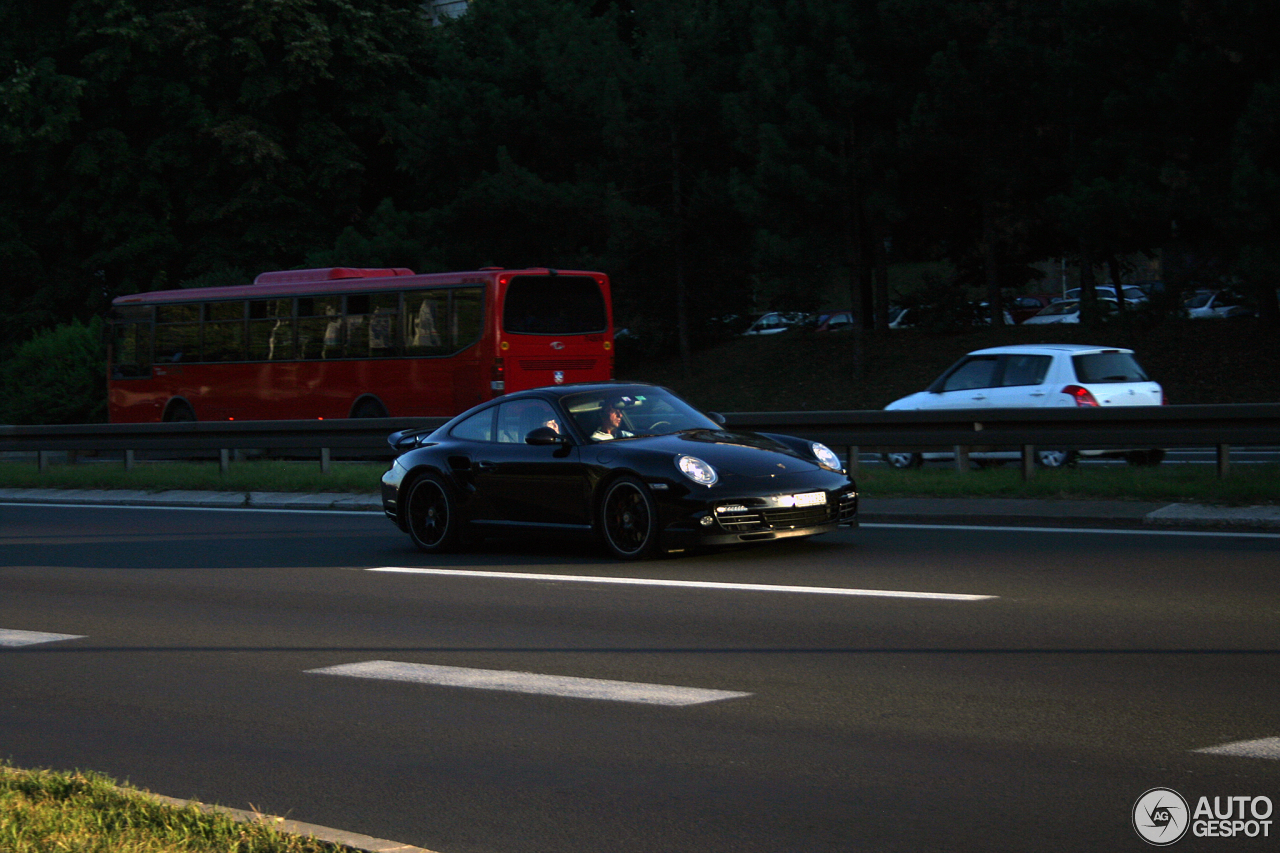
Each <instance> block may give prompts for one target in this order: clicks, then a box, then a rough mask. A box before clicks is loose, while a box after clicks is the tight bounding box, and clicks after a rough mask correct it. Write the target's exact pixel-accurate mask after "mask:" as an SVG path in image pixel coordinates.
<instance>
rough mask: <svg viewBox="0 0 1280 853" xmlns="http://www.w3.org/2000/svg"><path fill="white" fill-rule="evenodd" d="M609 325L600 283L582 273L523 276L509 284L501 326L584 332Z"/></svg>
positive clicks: (530, 330)
mask: <svg viewBox="0 0 1280 853" xmlns="http://www.w3.org/2000/svg"><path fill="white" fill-rule="evenodd" d="M608 325H609V321H608V312H607V310H606V308H605V304H604V296H603V295H602V294H601V293H600V285H598V284H596V281H595V279H592V278H588V277H586V276H581V275H554V276H552V275H538V276H533V275H521V276H516V277H515V278H513V279H511V283H510V284H509V285H507V296H506V303H505V306H504V308H503V312H502V328H503V330H504V331H506V332H509V333H515V334H521V335H583V334H590V333H593V332H603V331H604V330H605V329H606V328H607V327H608Z"/></svg>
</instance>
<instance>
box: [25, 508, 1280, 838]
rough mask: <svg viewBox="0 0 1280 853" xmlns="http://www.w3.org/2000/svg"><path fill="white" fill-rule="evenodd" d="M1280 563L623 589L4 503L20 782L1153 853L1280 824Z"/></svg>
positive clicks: (1045, 538)
mask: <svg viewBox="0 0 1280 853" xmlns="http://www.w3.org/2000/svg"><path fill="white" fill-rule="evenodd" d="M1278 546H1280V537H1277V536H1276V535H1274V534H1272V535H1264V534H1235V535H1222V534H1218V535H1213V534H1203V533H1189V532H1185V531H1184V532H1164V533H1160V532H1149V531H1131V530H1129V531H1126V530H1115V531H1092V532H1091V531H1078V530H1060V531H1046V530H1035V531H1011V530H1000V531H988V530H981V529H968V528H934V527H880V526H867V527H864V528H862V529H861V530H857V531H849V532H841V533H838V534H833V535H830V536H827V537H824V538H821V539H818V540H813V541H811V542H788V543H780V544H778V545H775V546H767V547H759V548H753V549H749V550H741V551H735V552H729V553H720V554H712V555H702V556H693V557H687V558H682V559H674V560H665V561H660V562H654V563H647V564H642V565H639V566H635V565H624V564H619V563H615V562H612V561H609V560H606V559H603V558H602V557H601V556H600V554H599V553H598V552H597V551H595V550H594V549H592V548H590V547H586V546H578V545H567V546H566V545H563V544H535V545H528V544H523V543H516V542H506V543H490V544H488V545H487V546H486V547H484V548H482V549H481V550H478V551H473V552H470V553H465V554H460V555H452V556H449V557H447V558H435V559H427V558H425V557H424V556H423V555H420V554H418V553H417V552H415V551H413V550H412V549H411V547H410V546H409V542H408V539H407V537H405V536H403V535H402V534H400V533H399V531H397V530H395V529H394V528H393V527H392V526H391V525H390V524H389V523H388V522H386V521H385V520H384V519H381V518H379V517H376V516H373V515H370V514H367V513H366V514H363V515H357V514H341V513H278V512H267V511H248V512H227V511H222V512H219V511H208V510H186V511H176V510H165V509H129V508H84V507H19V506H12V505H8V506H0V758H7V759H9V760H11V761H12V762H13V763H15V764H17V765H20V766H49V767H57V768H70V767H80V768H88V769H93V770H98V771H101V772H104V773H106V774H109V775H111V776H113V777H115V778H118V779H122V780H127V781H129V782H130V783H132V784H135V785H138V786H141V787H144V788H148V789H150V790H153V791H156V792H157V793H161V794H167V795H170V796H175V797H180V798H187V797H190V798H196V799H200V800H203V801H206V802H218V803H222V804H225V805H229V806H234V807H239V808H248V807H253V808H256V809H260V810H262V811H264V812H269V813H274V814H282V815H287V816H289V817H291V818H294V819H297V820H301V821H306V822H309V823H314V824H320V825H325V826H333V827H340V828H343V829H347V830H351V831H355V832H360V833H365V834H368V835H372V836H376V837H380V838H390V839H397V840H399V841H403V842H405V843H408V844H415V845H420V846H423V847H428V848H431V849H433V850H438V851H443V853H467V851H488V852H489V853H522V851H539V853H543V852H544V851H555V853H570V851H581V853H600V851H611V853H632V851H636V852H637V853H638V851H700V853H701V851H769V853H774V851H805V853H808V851H853V850H875V851H891V850H902V851H925V850H955V851H999V850H1009V851H1049V850H1061V851H1068V850H1069V851H1080V850H1126V849H1128V850H1140V849H1146V847H1147V845H1146V844H1144V843H1143V841H1142V840H1141V839H1140V838H1139V837H1138V835H1137V833H1136V832H1135V830H1134V828H1133V826H1132V821H1133V808H1134V804H1135V802H1136V801H1137V800H1138V799H1139V797H1140V796H1142V795H1143V794H1144V792H1146V791H1148V790H1149V789H1152V788H1156V787H1168V788H1170V789H1173V790H1174V791H1177V792H1178V793H1180V794H1181V795H1182V797H1184V798H1185V799H1186V801H1187V803H1188V811H1193V810H1194V809H1195V808H1196V806H1197V803H1198V802H1199V798H1200V797H1206V798H1208V799H1207V801H1206V802H1207V804H1213V803H1214V802H1215V800H1214V798H1215V797H1216V798H1218V803H1217V804H1218V806H1219V808H1220V809H1221V808H1226V807H1227V806H1229V805H1231V803H1235V804H1236V806H1241V807H1245V808H1246V809H1248V808H1252V809H1254V810H1255V812H1258V813H1260V810H1261V809H1262V806H1263V802H1262V800H1260V799H1250V800H1248V801H1247V804H1246V803H1244V802H1242V801H1238V800H1237V801H1228V800H1227V798H1229V797H1249V798H1258V797H1267V798H1269V803H1280V760H1277V759H1278V758H1280V741H1271V740H1267V739H1275V738H1280V702H1278V701H1277V699H1278V698H1280V689H1278V688H1277V684H1278V683H1280V573H1278V572H1277V569H1278V568H1280V547H1278ZM378 568H408V569H418V570H420V569H437V570H439V569H444V570H450V571H456V570H461V571H465V572H468V574H441V573H420V572H414V573H405V572H385V571H371V569H378ZM547 575H553V576H559V577H551V578H549V577H545V576H547ZM592 578H595V579H596V580H592ZM602 578H611V579H617V580H616V581H615V582H603V581H602V580H600V579H602ZM624 580H626V581H627V582H624ZM640 580H643V581H646V583H639V582H636V581H640ZM655 581H662V582H667V583H664V584H655V583H654V582H655ZM672 582H674V583H672ZM896 592H904V593H912V594H913V595H911V596H898V595H889V594H885V593H896ZM870 593H876V594H870ZM922 593H927V594H940V597H928V596H922V595H920V594H922ZM968 596H972V597H968ZM17 632H50V633H55V634H61V635H71V636H69V637H67V638H64V639H54V640H53V641H49V642H31V643H30V644H23V645H19V644H18V643H19V642H24V643H25V642H27V641H28V640H33V639H38V638H36V637H32V636H30V635H29V634H27V633H22V634H19V633H17ZM6 638H7V639H6ZM43 639H50V638H43ZM379 661H381V662H388V663H384V664H379V665H378V666H377V667H374V666H372V665H371V664H372V662H379ZM334 667H356V668H354V669H351V668H348V669H338V670H334V669H333V668H334ZM446 668H447V669H446ZM317 670H326V671H325V672H317ZM512 673H526V674H527V675H522V676H517V675H512ZM388 675H390V676H392V677H393V678H395V679H399V680H388V679H387V678H386V676H388ZM535 676H538V677H535ZM543 676H554V677H555V678H540V677H543ZM442 677H445V678H448V679H452V680H453V683H452V684H449V685H442V684H440V683H438V682H437V681H434V680H436V679H439V678H442ZM406 679H407V680H406ZM459 681H461V684H459ZM675 688H682V690H676V689H675ZM684 688H691V689H692V691H691V690H687V689H684ZM698 691H717V692H698ZM549 694H554V695H549ZM680 702H687V703H688V704H677V703H680ZM665 703H670V704H665ZM1253 741H1262V743H1261V744H1254V745H1252V746H1244V747H1233V749H1236V750H1240V751H1244V752H1245V753H1246V755H1244V756H1239V755H1223V754H1215V753H1205V752H1199V751H1197V750H1202V749H1206V748H1215V747H1220V746H1223V745H1226V744H1239V743H1241V742H1253ZM1268 750H1270V752H1268ZM1268 756H1269V757H1268ZM1224 803H1225V804H1224ZM1191 817H1192V816H1191V815H1183V818H1184V820H1188V821H1190V818H1191ZM1201 817H1202V818H1203V815H1201ZM1246 817H1247V818H1249V820H1253V821H1254V823H1255V826H1254V827H1253V829H1254V832H1255V833H1256V834H1257V835H1258V836H1261V835H1262V833H1263V831H1264V827H1263V826H1262V822H1263V820H1264V819H1263V818H1260V817H1258V814H1254V815H1252V816H1251V815H1246ZM1265 820H1270V821H1271V824H1268V825H1267V827H1265V831H1266V832H1267V833H1268V834H1267V836H1266V837H1265V838H1263V837H1257V838H1252V839H1250V838H1248V837H1232V838H1219V837H1214V838H1208V837H1197V836H1196V835H1195V834H1194V827H1193V831H1192V832H1188V833H1187V834H1186V836H1185V837H1184V838H1183V839H1182V840H1181V841H1179V842H1177V845H1176V848H1175V849H1178V850H1213V851H1219V850H1254V849H1259V850H1260V849H1275V846H1276V837H1277V835H1280V815H1275V816H1268V817H1267V818H1265ZM1175 821H1176V817H1175ZM1201 823H1202V824H1204V825H1202V826H1201V827H1200V829H1201V830H1202V831H1203V830H1205V829H1206V828H1207V827H1208V825H1207V823H1205V821H1203V820H1202V821H1201ZM1241 823H1242V826H1241V828H1240V830H1238V833H1245V832H1247V831H1248V829H1249V827H1248V820H1245V821H1242V822H1241ZM1228 825H1230V821H1228ZM1215 829H1219V827H1215Z"/></svg>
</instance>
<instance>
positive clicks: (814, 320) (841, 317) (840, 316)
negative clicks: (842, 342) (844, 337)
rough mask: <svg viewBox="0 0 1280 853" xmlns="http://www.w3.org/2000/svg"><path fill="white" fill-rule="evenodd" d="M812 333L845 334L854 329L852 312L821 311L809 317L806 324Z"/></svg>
mask: <svg viewBox="0 0 1280 853" xmlns="http://www.w3.org/2000/svg"><path fill="white" fill-rule="evenodd" d="M806 326H807V328H808V329H809V331H811V332H844V331H848V330H849V329H852V328H853V312H852V311H820V312H818V313H817V314H812V315H810V316H809V321H808V323H807V324H806Z"/></svg>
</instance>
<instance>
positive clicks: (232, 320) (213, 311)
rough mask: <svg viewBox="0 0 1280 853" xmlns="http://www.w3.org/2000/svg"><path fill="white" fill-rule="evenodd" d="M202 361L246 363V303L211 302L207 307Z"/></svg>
mask: <svg viewBox="0 0 1280 853" xmlns="http://www.w3.org/2000/svg"><path fill="white" fill-rule="evenodd" d="M204 307H205V323H204V350H203V358H202V359H201V360H202V361H244V360H245V348H244V303H243V302H241V301H239V300H237V301H235V302H210V303H207V304H206V305H205V306H204Z"/></svg>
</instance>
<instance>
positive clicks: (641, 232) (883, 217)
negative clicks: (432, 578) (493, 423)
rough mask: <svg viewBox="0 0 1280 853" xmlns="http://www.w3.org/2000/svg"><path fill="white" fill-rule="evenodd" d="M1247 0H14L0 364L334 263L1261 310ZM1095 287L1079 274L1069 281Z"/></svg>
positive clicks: (1269, 254) (744, 304) (1267, 102)
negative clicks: (1205, 292)
mask: <svg viewBox="0 0 1280 853" xmlns="http://www.w3.org/2000/svg"><path fill="white" fill-rule="evenodd" d="M1271 9H1272V4H1271V3H1269V2H1266V1H1265V0H1180V2H1170V1H1169V0H788V2H777V0H681V2H678V3H673V2H669V0H634V2H623V0H474V2H473V3H472V4H471V6H470V9H469V11H468V13H467V14H466V15H465V16H463V17H461V18H458V19H456V20H453V21H448V22H445V23H444V25H442V26H435V27H433V26H431V24H430V21H429V19H428V17H427V15H426V14H425V13H424V11H423V9H422V6H421V4H420V2H419V0H243V2H237V3H217V2H198V0H39V2H37V0H10V2H7V3H5V4H3V5H0V264H3V269H4V272H5V275H4V276H3V283H0V322H2V323H3V326H2V327H0V349H2V350H3V351H2V352H0V356H4V355H6V354H8V353H9V352H11V351H12V350H11V349H10V348H11V347H12V346H13V345H14V344H16V343H17V342H19V341H24V340H27V339H29V337H30V333H31V330H33V329H37V328H42V327H47V326H49V325H51V324H54V323H58V322H66V321H68V320H70V319H71V318H72V317H80V318H81V319H87V318H88V317H90V316H96V315H100V314H102V313H103V312H104V310H105V307H106V305H107V304H108V303H109V300H110V299H111V298H112V297H114V296H117V295H119V294H123V293H129V292H136V291H139V290H150V289H156V288H162V287H176V286H198V285H206V284H216V283H228V282H233V281H234V282H240V281H245V280H247V279H248V278H249V277H250V276H251V275H252V274H254V273H256V272H259V271H261V270H265V269H283V268H288V267H293V266H320V265H329V264H351V265H366V264H367V265H378V266H391V265H396V266H409V267H413V268H415V269H418V270H420V271H430V270H440V269H459V268H475V267H478V266H483V265H487V264H501V265H506V266H518V265H525V264H537V265H549V266H558V267H586V268H599V269H604V270H606V271H608V272H609V273H611V274H612V275H613V276H614V278H615V281H616V283H617V291H618V302H619V317H620V322H621V323H622V324H624V325H629V326H632V327H646V326H647V327H649V328H650V329H662V330H664V331H666V332H667V333H668V334H670V335H671V337H670V338H669V339H668V340H669V341H671V342H676V341H678V342H679V343H680V344H681V346H682V348H683V349H684V351H685V352H686V353H687V352H688V348H689V345H690V340H691V339H692V338H694V337H696V336H697V335H698V334H700V329H701V324H702V323H703V322H704V321H705V320H706V319H707V318H710V317H712V316H718V315H723V314H725V313H729V312H744V311H747V310H750V309H763V308H767V307H781V306H785V307H789V308H799V309H803V308H816V307H819V306H820V305H821V304H824V303H825V304H832V303H833V302H839V303H844V304H845V305H849V304H852V305H853V306H854V307H855V308H857V309H859V310H861V311H863V312H864V315H865V316H866V317H873V316H877V317H878V319H880V320H881V321H882V322H883V316H884V315H883V310H882V309H884V307H885V306H886V305H887V302H888V300H889V296H890V294H889V291H888V285H887V283H886V281H887V280H886V275H885V271H886V269H887V268H888V264H889V263H890V262H891V261H897V260H907V259H910V260H926V259H946V260H948V261H950V262H951V263H952V265H953V266H952V268H954V269H955V270H957V271H958V273H957V279H956V280H955V281H954V282H951V283H949V286H953V287H955V286H967V287H970V288H973V290H974V293H975V294H978V295H981V296H982V297H984V298H986V299H987V300H988V301H989V302H990V303H991V305H992V306H993V308H994V307H998V306H999V300H1000V297H1001V295H1002V294H1003V293H1007V292H1008V291H1009V289H1010V288H1016V287H1018V286H1021V285H1023V284H1024V283H1025V282H1026V281H1027V277H1028V275H1029V272H1028V270H1029V267H1028V264H1029V263H1030V262H1032V261H1036V260H1040V259H1044V258H1056V257H1066V258H1070V259H1073V261H1074V262H1080V261H1083V262H1084V265H1083V266H1082V269H1084V270H1087V271H1090V272H1091V271H1092V270H1093V269H1094V268H1095V267H1096V268H1098V269H1100V270H1105V269H1107V267H1108V266H1111V267H1113V268H1114V269H1116V270H1117V271H1118V270H1119V263H1120V259H1122V258H1124V257H1126V256H1131V255H1135V254H1139V253H1143V252H1148V253H1150V252H1156V251H1160V252H1162V254H1163V258H1164V261H1165V275H1166V281H1167V283H1168V284H1169V285H1170V286H1171V287H1173V288H1181V287H1185V286H1189V285H1191V284H1194V283H1211V282H1216V281H1221V280H1224V279H1226V278H1234V279H1235V280H1236V281H1237V283H1239V284H1241V285H1243V286H1245V287H1253V288H1254V290H1255V292H1256V293H1257V294H1258V296H1259V300H1260V304H1261V307H1262V309H1263V311H1264V318H1265V319H1267V320H1269V321H1271V322H1276V321H1277V319H1278V318H1277V310H1276V302H1275V294H1274V288H1275V285H1276V283H1277V281H1280V278H1277V276H1276V272H1277V270H1276V267H1277V259H1276V254H1275V251H1274V247H1275V246H1276V245H1278V244H1280V241H1277V239H1276V238H1277V236H1278V235H1277V228H1278V227H1280V224H1278V223H1277V220H1276V211H1277V210H1280V171H1278V169H1277V165H1278V164H1277V159H1278V154H1280V151H1278V150H1277V146H1278V144H1280V118H1278V117H1280V108H1278V107H1280V47H1278V46H1277V43H1276V41H1275V39H1274V38H1273V36H1272V34H1271V29H1270V27H1269V26H1268V24H1269V23H1270V21H1271V18H1272V17H1273V15H1272V12H1271ZM1084 278H1085V280H1086V283H1087V281H1088V280H1089V277H1088V276H1085V277H1084Z"/></svg>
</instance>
